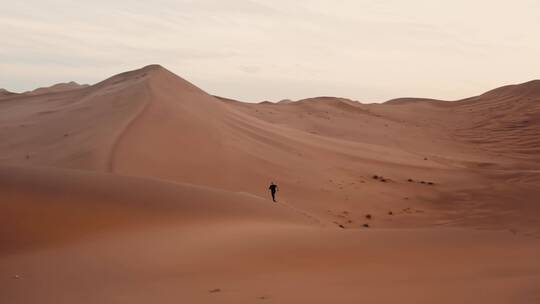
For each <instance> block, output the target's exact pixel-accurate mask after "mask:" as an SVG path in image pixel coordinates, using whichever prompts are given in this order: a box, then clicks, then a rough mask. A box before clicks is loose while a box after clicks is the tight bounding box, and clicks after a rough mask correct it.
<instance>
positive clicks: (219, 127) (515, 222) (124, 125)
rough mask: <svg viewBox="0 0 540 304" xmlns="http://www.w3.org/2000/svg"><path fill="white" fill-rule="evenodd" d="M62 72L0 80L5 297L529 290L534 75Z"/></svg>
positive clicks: (538, 168) (1, 292) (537, 297)
mask: <svg viewBox="0 0 540 304" xmlns="http://www.w3.org/2000/svg"><path fill="white" fill-rule="evenodd" d="M53 88H54V89H40V90H39V91H34V92H32V93H25V94H3V93H2V96H1V97H0V126H1V128H0V139H1V140H0V151H2V153H1V154H0V193H2V199H1V200H0V227H1V229H0V241H1V242H0V244H1V245H0V270H1V271H0V273H1V276H0V303H253V302H258V301H268V302H274V303H330V302H340V303H362V302H366V303H539V302H540V261H539V259H538V257H539V256H540V218H539V215H540V205H539V202H540V199H539V198H540V187H539V186H540V165H539V164H540V162H539V160H540V82H539V81H533V82H529V83H524V84H521V85H516V86H507V87H502V88H499V89H496V90H493V91H490V92H487V93H485V94H483V95H480V96H477V97H472V98H469V99H465V100H461V101H455V102H444V101H436V100H429V99H414V98H403V99H396V100H392V101H390V102H387V103H385V104H372V105H365V104H360V103H358V102H355V101H351V100H347V99H342V98H332V97H319V98H310V99H306V100H301V101H297V102H281V103H276V104H273V103H268V102H265V103H260V104H248V103H241V102H237V101H234V100H230V99H224V98H219V97H214V96H210V95H208V94H207V93H205V92H204V91H202V90H201V89H199V88H197V87H195V86H193V85H192V84H190V83H188V82H187V81H185V80H183V79H181V78H180V77H178V76H176V75H174V74H172V73H171V72H169V71H167V70H166V69H164V68H162V67H160V66H156V65H154V66H148V67H145V68H143V69H140V70H137V71H132V72H127V73H123V74H120V75H117V76H114V77H112V78H109V79H107V80H105V81H103V82H101V83H98V84H96V85H93V86H89V87H86V86H79V85H76V84H72V85H70V84H67V86H66V85H61V86H54V87H53ZM374 175H377V176H378V177H379V178H377V179H374V178H373V176H374ZM381 177H382V178H381ZM383 179H384V181H382V180H383ZM409 179H410V180H411V181H408V180H409ZM270 181H276V182H277V183H278V185H279V187H280V192H278V204H275V203H272V202H271V200H270V197H269V194H268V192H267V187H268V184H269V183H270ZM430 183H433V184H430ZM368 214H369V215H370V217H371V218H370V219H368V218H367V215H368ZM364 224H368V225H369V228H367V227H364ZM340 225H341V227H343V228H344V229H343V228H341V227H340Z"/></svg>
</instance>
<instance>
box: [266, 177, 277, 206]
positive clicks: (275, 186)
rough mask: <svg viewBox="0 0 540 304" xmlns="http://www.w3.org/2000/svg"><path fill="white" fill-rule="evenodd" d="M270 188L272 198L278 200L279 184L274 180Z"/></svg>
mask: <svg viewBox="0 0 540 304" xmlns="http://www.w3.org/2000/svg"><path fill="white" fill-rule="evenodd" d="M268 189H269V190H270V193H271V194H272V200H273V201H274V203H275V202H276V192H278V186H277V185H276V184H274V182H271V183H270V187H268Z"/></svg>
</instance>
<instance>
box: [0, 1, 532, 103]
mask: <svg viewBox="0 0 540 304" xmlns="http://www.w3.org/2000/svg"><path fill="white" fill-rule="evenodd" d="M0 37H1V38H0V39H1V40H0V41H1V42H0V87H4V88H6V89H9V90H13V91H24V90H29V89H33V88H36V87H39V86H47V85H51V84H53V83H57V82H65V81H70V80H74V81H77V82H81V83H95V82H97V81H100V80H103V79H104V78H107V77H109V76H112V75H113V74H117V73H120V72H123V71H126V70H130V69H136V68H139V67H142V66H144V65H147V64H151V63H159V64H161V65H163V66H165V67H166V68H168V69H169V70H171V71H173V72H175V73H176V74H178V75H180V76H182V77H183V78H185V79H187V80H189V81H191V82H193V83H195V84H196V85H198V86H199V87H201V88H202V89H204V90H206V91H208V92H209V93H213V94H219V95H222V96H226V97H231V98H237V99H241V100H245V101H260V100H265V99H268V100H280V99H284V98H291V99H298V98H304V97H311V96H319V95H331V96H342V97H349V98H352V99H357V100H360V101H366V102H372V101H384V100H387V99H390V98H394V97H403V96H421V97H434V98H443V99H458V98H461V97H466V96H471V95H475V94H478V93H481V92H482V91H485V90H488V89H491V88H494V87H497V86H501V85H504V84H509V83H518V82H524V81H528V80H532V79H536V78H540V1H539V0H514V1H510V0H505V1H498V0H475V1H471V0H444V1H443V0H425V1H423V0H407V1H405V0H378V1H374V0H373V1H369V0H341V1H340V0H296V1H290V0H272V1H262V0H261V1H258V0H192V1H189V0H176V1H173V0H152V1H126V0H120V1H115V0H108V1H103V0H92V1H67V0H24V1H16V0H15V1H14V0H9V1H6V0H0Z"/></svg>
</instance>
